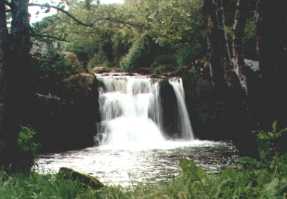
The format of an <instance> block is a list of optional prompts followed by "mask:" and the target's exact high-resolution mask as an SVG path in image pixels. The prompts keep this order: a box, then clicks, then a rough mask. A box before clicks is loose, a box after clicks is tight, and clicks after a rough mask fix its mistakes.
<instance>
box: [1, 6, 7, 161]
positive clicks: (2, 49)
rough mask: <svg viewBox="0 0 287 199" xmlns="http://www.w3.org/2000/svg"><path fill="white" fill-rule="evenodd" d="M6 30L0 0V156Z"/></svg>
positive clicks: (4, 15)
mask: <svg viewBox="0 0 287 199" xmlns="http://www.w3.org/2000/svg"><path fill="white" fill-rule="evenodd" d="M7 40H8V30H7V24H6V9H5V5H4V1H0V156H1V155H2V154H1V153H2V152H3V151H4V147H5V136H4V123H3V122H4V111H5V96H6V87H5V85H6V83H5V79H4V77H5V75H4V73H5V69H6V67H7V65H6V64H7V62H6V61H7V60H6V52H7V45H8V44H7ZM0 162H1V157H0Z"/></svg>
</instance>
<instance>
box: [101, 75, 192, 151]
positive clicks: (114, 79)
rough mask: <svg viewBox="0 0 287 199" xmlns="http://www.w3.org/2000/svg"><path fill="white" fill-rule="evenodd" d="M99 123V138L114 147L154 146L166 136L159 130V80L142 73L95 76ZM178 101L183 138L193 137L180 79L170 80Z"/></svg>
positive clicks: (163, 140)
mask: <svg viewBox="0 0 287 199" xmlns="http://www.w3.org/2000/svg"><path fill="white" fill-rule="evenodd" d="M98 79H99V80H100V81H102V82H103V84H104V87H105V88H104V89H101V91H100V97H99V105H100V112H101V117H102V118H101V119H102V122H101V125H100V128H99V137H100V139H99V137H98V139H99V140H98V142H100V144H104V145H109V146H117V147H126V146H134V147H145V148H150V147H155V146H158V145H160V144H164V143H165V142H166V139H165V137H164V135H163V134H162V132H161V130H160V129H161V120H162V119H161V118H162V116H161V106H160V98H159V84H158V82H157V81H155V80H153V79H151V78H148V77H145V76H98ZM170 84H171V85H172V86H173V88H174V91H175V94H176V97H177V101H178V105H177V106H178V118H179V120H180V121H179V124H180V129H181V131H182V132H181V133H182V138H184V139H185V140H191V139H193V133H192V128H191V125H190V121H189V116H188V112H187V110H186V105H185V101H184V91H183V85H182V81H181V79H174V80H170Z"/></svg>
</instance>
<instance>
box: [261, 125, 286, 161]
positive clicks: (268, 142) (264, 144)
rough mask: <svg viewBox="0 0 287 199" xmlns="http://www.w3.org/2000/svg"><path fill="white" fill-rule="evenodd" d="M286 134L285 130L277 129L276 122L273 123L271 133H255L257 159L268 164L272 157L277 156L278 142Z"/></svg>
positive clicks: (278, 150)
mask: <svg viewBox="0 0 287 199" xmlns="http://www.w3.org/2000/svg"><path fill="white" fill-rule="evenodd" d="M286 132H287V128H285V129H279V128H278V122H276V121H275V122H274V123H273V125H272V129H271V131H263V130H262V131H259V132H258V133H257V142H258V151H259V158H260V159H261V160H262V161H264V162H270V160H272V158H273V157H275V156H278V155H279V152H280V149H279V141H280V138H282V136H283V134H284V133H286Z"/></svg>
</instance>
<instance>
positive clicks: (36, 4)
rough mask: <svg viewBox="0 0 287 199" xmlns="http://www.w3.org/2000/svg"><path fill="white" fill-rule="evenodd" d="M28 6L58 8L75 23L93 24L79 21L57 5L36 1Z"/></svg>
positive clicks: (89, 25) (90, 25)
mask: <svg viewBox="0 0 287 199" xmlns="http://www.w3.org/2000/svg"><path fill="white" fill-rule="evenodd" d="M29 6H37V7H42V8H52V9H55V10H58V11H60V12H62V13H64V14H65V15H67V16H68V17H70V18H71V19H73V20H74V21H75V22H76V23H78V24H80V25H82V26H88V27H92V26H93V24H88V23H85V22H83V21H81V20H80V19H78V18H76V17H75V16H74V15H72V14H71V13H69V12H68V11H66V10H65V9H63V8H60V7H57V6H53V5H50V4H38V3H30V4H29Z"/></svg>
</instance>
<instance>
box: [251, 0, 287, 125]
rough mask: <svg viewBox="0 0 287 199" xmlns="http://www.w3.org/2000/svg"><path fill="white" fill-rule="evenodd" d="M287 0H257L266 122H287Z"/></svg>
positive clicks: (258, 36) (264, 122) (264, 118)
mask: <svg viewBox="0 0 287 199" xmlns="http://www.w3.org/2000/svg"><path fill="white" fill-rule="evenodd" d="M286 8H287V1H286V0H279V1H276V3H275V2H272V1H268V0H258V2H257V40H258V49H259V56H260V69H261V71H262V79H263V83H262V87H263V89H264V95H262V96H261V97H262V99H261V100H262V104H261V105H262V110H264V114H262V115H263V118H262V123H263V124H264V125H266V126H265V127H270V126H271V123H272V122H273V121H274V120H278V121H279V122H280V123H281V124H283V125H284V126H286V125H287V112H286V109H287V95H286V93H285V92H286V85H287V78H286V75H287V38H286V35H287V30H286V27H287V16H286Z"/></svg>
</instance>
